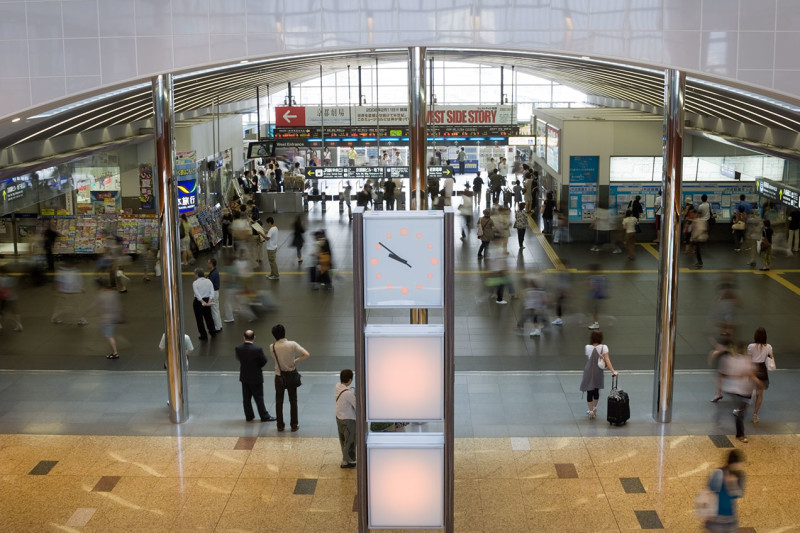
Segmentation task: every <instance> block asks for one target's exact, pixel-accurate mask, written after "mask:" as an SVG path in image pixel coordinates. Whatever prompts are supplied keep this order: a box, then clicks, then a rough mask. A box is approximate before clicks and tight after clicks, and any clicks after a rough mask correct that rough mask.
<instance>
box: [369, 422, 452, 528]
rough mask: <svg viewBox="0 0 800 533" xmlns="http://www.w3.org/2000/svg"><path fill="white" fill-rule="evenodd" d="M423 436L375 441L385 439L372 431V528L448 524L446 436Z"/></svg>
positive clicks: (370, 444) (370, 499)
mask: <svg viewBox="0 0 800 533" xmlns="http://www.w3.org/2000/svg"><path fill="white" fill-rule="evenodd" d="M380 437H382V435H381V436H380ZM402 437H412V436H411V435H402ZM413 437H416V436H413ZM420 437H423V438H405V439H403V440H402V441H401V442H395V443H391V442H390V441H389V442H385V443H380V442H375V441H376V440H378V441H380V440H382V439H380V438H378V439H376V438H375V435H374V434H373V435H370V439H369V440H368V441H367V457H368V459H367V460H368V462H369V465H368V466H369V468H368V480H367V485H368V487H369V489H368V497H369V527H370V528H375V529H395V528H397V529H400V528H403V529H406V528H420V529H436V528H441V527H444V438H443V437H442V436H427V437H425V436H420ZM395 439H396V437H395Z"/></svg>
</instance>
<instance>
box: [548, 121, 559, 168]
mask: <svg viewBox="0 0 800 533" xmlns="http://www.w3.org/2000/svg"><path fill="white" fill-rule="evenodd" d="M559 135H560V132H559V130H558V128H556V127H555V126H551V125H550V124H548V125H547V151H546V156H547V158H546V161H547V164H548V165H550V168H552V169H553V170H555V171H556V172H560V171H559V169H558V167H559V165H558V158H559V142H560V140H559Z"/></svg>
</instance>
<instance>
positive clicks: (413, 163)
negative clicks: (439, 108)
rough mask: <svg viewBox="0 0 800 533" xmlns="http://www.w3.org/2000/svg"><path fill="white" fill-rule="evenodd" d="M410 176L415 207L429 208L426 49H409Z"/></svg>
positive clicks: (413, 206)
mask: <svg viewBox="0 0 800 533" xmlns="http://www.w3.org/2000/svg"><path fill="white" fill-rule="evenodd" d="M408 55H409V59H410V61H409V62H408V101H409V104H410V105H409V109H408V111H409V112H408V137H409V139H410V141H409V154H408V175H409V178H410V182H411V194H412V199H413V202H412V205H411V208H412V209H417V210H422V209H425V207H426V206H425V200H426V181H425V174H426V172H425V171H426V167H425V152H426V148H427V142H428V132H427V131H426V116H425V101H426V97H425V89H426V87H425V48H424V47H421V46H414V47H411V48H409V49H408Z"/></svg>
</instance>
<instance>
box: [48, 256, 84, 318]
mask: <svg viewBox="0 0 800 533" xmlns="http://www.w3.org/2000/svg"><path fill="white" fill-rule="evenodd" d="M55 286H56V303H55V305H54V307H53V314H52V315H50V322H52V323H53V324H61V323H62V322H63V321H64V318H63V317H64V315H68V314H72V315H73V316H75V317H77V318H76V320H77V323H78V325H80V326H85V325H86V324H88V322H87V321H86V318H85V317H84V315H83V309H82V308H83V305H82V303H81V300H82V296H81V295H82V294H83V277H82V276H81V273H80V271H78V269H77V268H76V267H75V266H74V265H72V264H70V263H68V264H63V265H59V267H58V268H57V269H56V284H55Z"/></svg>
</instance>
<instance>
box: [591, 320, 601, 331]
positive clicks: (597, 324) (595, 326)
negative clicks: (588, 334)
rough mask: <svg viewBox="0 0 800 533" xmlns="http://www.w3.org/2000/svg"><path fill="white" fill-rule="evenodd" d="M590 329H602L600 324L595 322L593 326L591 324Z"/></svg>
mask: <svg viewBox="0 0 800 533" xmlns="http://www.w3.org/2000/svg"><path fill="white" fill-rule="evenodd" d="M589 329H600V324H599V323H597V322H595V323H593V324H592V325H591V326H589Z"/></svg>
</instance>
